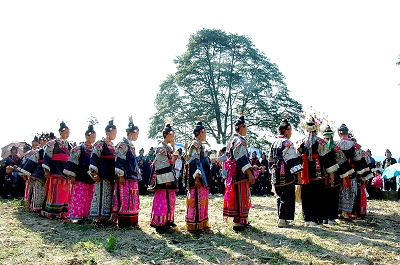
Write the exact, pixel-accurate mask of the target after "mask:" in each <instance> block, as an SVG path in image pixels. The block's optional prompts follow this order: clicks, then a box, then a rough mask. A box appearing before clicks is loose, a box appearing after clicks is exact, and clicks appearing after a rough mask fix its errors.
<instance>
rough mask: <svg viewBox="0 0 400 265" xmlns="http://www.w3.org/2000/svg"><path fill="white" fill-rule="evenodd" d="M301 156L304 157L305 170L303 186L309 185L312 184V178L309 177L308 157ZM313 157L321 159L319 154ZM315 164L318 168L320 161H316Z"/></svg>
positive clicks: (302, 178)
mask: <svg viewBox="0 0 400 265" xmlns="http://www.w3.org/2000/svg"><path fill="white" fill-rule="evenodd" d="M301 156H302V157H303V165H302V166H303V170H302V171H301V180H302V182H303V184H308V183H310V176H309V175H308V155H306V154H302V155H301ZM311 157H312V158H313V159H316V160H317V159H318V158H319V154H313V155H312V156H311ZM315 164H316V166H318V165H319V161H318V162H317V161H315Z"/></svg>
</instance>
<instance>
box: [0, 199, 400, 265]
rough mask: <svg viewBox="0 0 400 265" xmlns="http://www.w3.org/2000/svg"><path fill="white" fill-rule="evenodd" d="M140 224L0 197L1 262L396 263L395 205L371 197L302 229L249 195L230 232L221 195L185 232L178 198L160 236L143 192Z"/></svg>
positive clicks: (399, 249) (271, 204)
mask: <svg viewBox="0 0 400 265" xmlns="http://www.w3.org/2000/svg"><path fill="white" fill-rule="evenodd" d="M140 199H141V211H140V217H139V223H140V226H141V228H140V229H116V228H114V227H109V228H96V227H95V226H94V225H92V224H90V223H83V224H80V223H79V224H70V223H65V222H61V221H55V220H48V219H45V218H42V217H39V216H38V215H37V214H33V213H28V212H26V210H25V209H24V207H23V206H21V201H19V200H10V201H7V200H0V264H21V263H23V264H24V265H28V264H69V265H71V264H166V265H172V264H186V265H192V264H193V265H194V264H206V265H209V264H227V265H229V264H240V265H242V264H243V265H246V264H311V263H312V264H333V263H334V264H355V263H357V264H399V263H400V258H399V257H400V244H399V242H400V229H399V228H400V225H399V223H398V222H397V220H399V219H400V218H399V214H400V207H399V205H400V204H399V203H398V202H395V201H368V209H369V213H368V215H367V217H366V219H365V220H359V221H355V222H352V223H345V222H339V225H336V226H330V225H327V226H317V227H313V228H310V227H303V224H302V218H301V206H300V205H297V206H296V218H295V221H294V222H293V224H294V226H293V227H292V228H288V229H280V228H277V227H276V206H275V203H276V202H275V199H274V198H272V197H253V198H252V202H253V205H254V208H253V209H251V211H250V218H249V219H250V221H251V224H252V226H253V227H252V228H251V229H249V230H247V231H245V232H239V233H238V232H235V231H233V230H232V225H233V224H232V222H231V221H229V222H223V220H222V205H223V198H222V196H220V195H218V196H210V200H209V219H210V223H211V226H212V230H211V231H209V232H203V233H200V234H192V233H188V232H187V231H186V230H185V222H184V220H185V198H184V197H182V196H178V198H177V204H176V211H175V222H176V224H177V227H176V228H175V229H174V230H172V231H170V232H168V233H164V234H158V233H157V232H155V230H154V229H153V228H152V227H150V213H151V206H152V196H141V198H140Z"/></svg>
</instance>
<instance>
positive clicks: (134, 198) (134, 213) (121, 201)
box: [111, 116, 142, 227]
mask: <svg viewBox="0 0 400 265" xmlns="http://www.w3.org/2000/svg"><path fill="white" fill-rule="evenodd" d="M126 133H127V137H126V138H125V137H124V138H123V139H122V140H121V142H119V143H118V144H117V147H116V159H115V175H117V177H118V178H117V180H116V182H115V183H114V198H113V206H112V210H111V212H112V215H113V220H114V222H115V223H116V225H117V227H139V223H138V222H139V206H140V201H139V183H138V182H139V181H140V180H142V177H141V175H140V172H139V167H138V164H137V159H136V152H135V147H134V145H133V143H132V142H134V141H136V140H137V139H138V136H139V127H137V126H135V125H134V124H133V120H132V116H130V117H129V124H128V128H127V129H126Z"/></svg>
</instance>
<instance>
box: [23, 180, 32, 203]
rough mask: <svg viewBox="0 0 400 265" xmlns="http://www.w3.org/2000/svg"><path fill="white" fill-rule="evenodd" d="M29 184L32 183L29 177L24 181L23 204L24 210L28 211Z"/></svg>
mask: <svg viewBox="0 0 400 265" xmlns="http://www.w3.org/2000/svg"><path fill="white" fill-rule="evenodd" d="M31 182H32V178H31V177H29V178H28V179H27V180H26V181H25V193H24V203H25V206H26V208H28V209H29V189H30V188H31Z"/></svg>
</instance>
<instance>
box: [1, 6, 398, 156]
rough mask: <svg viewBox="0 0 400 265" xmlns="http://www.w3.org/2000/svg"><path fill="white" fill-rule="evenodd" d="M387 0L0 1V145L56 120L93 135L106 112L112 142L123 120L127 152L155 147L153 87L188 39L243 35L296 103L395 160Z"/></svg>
mask: <svg viewBox="0 0 400 265" xmlns="http://www.w3.org/2000/svg"><path fill="white" fill-rule="evenodd" d="M396 2H397V1H384V0H383V1H334V2H327V1H215V0H214V1H208V0H206V1H173V0H170V1H113V2H111V1H1V2H0V36H1V37H0V92H1V102H0V108H1V110H2V113H3V115H2V118H3V121H2V125H1V129H0V146H4V145H7V144H9V143H10V142H13V141H31V140H32V139H33V134H34V133H37V132H41V131H44V130H47V131H55V132H56V131H57V130H58V127H59V122H60V121H61V120H64V121H66V122H67V125H68V126H69V127H70V129H71V135H70V139H71V140H73V141H76V142H80V141H83V140H84V132H85V131H86V129H87V125H88V124H87V120H88V117H89V116H90V115H94V116H96V117H97V118H98V120H99V122H100V125H96V126H95V129H96V130H97V137H98V138H100V137H102V136H104V128H105V126H106V125H107V122H108V120H109V119H110V118H111V117H115V125H116V126H117V128H118V134H117V139H116V140H117V141H118V140H119V139H120V138H122V137H123V136H125V135H126V134H125V129H126V128H127V125H128V122H129V121H128V116H129V115H132V116H133V120H134V123H135V125H138V126H139V129H140V134H139V139H138V140H137V142H136V143H135V146H136V147H137V148H141V147H144V148H145V149H148V148H149V147H150V146H154V145H155V144H156V143H154V142H153V141H152V140H149V139H147V129H148V126H149V118H150V116H151V115H152V114H154V113H155V106H154V99H155V96H156V93H157V92H158V89H159V85H160V84H161V83H162V82H163V81H164V80H165V78H166V77H167V75H169V74H173V73H174V72H175V70H176V66H175V65H174V63H173V59H174V58H176V56H178V55H181V54H183V53H184V52H185V49H186V45H187V43H188V39H189V37H190V35H191V34H193V33H195V32H196V31H198V30H200V29H202V28H212V29H221V30H224V31H226V32H230V33H237V34H241V35H246V36H248V37H249V38H251V39H252V41H253V43H254V45H255V46H256V47H257V48H258V49H260V50H261V51H263V52H264V53H265V54H266V55H267V56H268V58H269V59H270V60H271V62H273V63H275V64H277V65H278V67H279V70H280V71H281V72H282V73H283V74H284V75H285V77H286V80H285V81H286V84H287V87H288V89H289V90H290V91H291V93H290V95H291V96H292V97H293V98H294V99H296V100H297V101H299V102H300V103H301V104H302V105H303V107H304V108H307V107H308V106H313V108H315V109H317V110H319V111H321V112H325V113H327V114H328V115H329V117H330V118H331V119H332V120H334V121H335V122H336V125H340V124H341V123H346V124H347V126H348V127H349V128H350V129H352V130H353V131H354V134H355V137H356V138H357V141H358V142H359V143H360V144H361V145H362V147H363V149H367V148H369V149H370V150H371V151H372V154H373V155H377V156H383V155H384V153H385V150H386V149H390V150H391V151H392V153H393V156H394V157H396V158H398V157H400V145H399V136H400V125H399V124H397V121H398V118H397V112H398V109H397V105H398V104H397V102H398V97H399V96H400V92H399V89H400V86H399V83H400V66H396V62H397V61H399V59H398V58H399V54H400V34H399V33H400V30H399V28H400V27H399V26H400V23H399V22H398V10H399V4H397V3H396ZM177 107H179V106H177ZM171 111H173V110H171ZM175 126H179V125H178V124H175ZM300 137H301V134H294V136H293V139H294V140H296V139H298V138H300ZM210 142H212V141H210Z"/></svg>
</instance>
